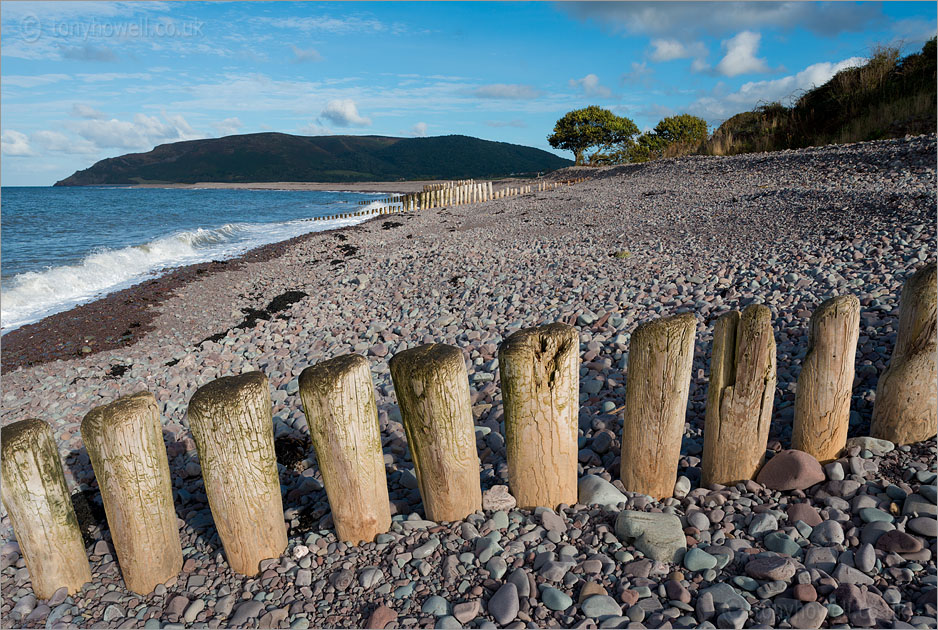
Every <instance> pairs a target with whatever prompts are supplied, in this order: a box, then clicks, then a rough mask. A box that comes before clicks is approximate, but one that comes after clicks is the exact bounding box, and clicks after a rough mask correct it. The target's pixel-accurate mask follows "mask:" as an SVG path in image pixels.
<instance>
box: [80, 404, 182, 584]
mask: <svg viewBox="0 0 938 630" xmlns="http://www.w3.org/2000/svg"><path fill="white" fill-rule="evenodd" d="M81 438H82V440H83V441H84V443H85V448H86V449H87V450H88V456H89V458H90V459H91V465H92V467H93V468H94V475H95V478H96V479H97V480H98V488H100V491H101V499H102V500H103V502H104V511H105V513H106V514H107V522H108V527H109V528H110V530H111V539H112V540H113V542H114V549H115V551H116V552H117V561H118V563H119V564H120V567H121V573H122V574H123V576H124V583H125V584H126V585H127V588H128V589H130V590H131V591H134V592H135V593H140V594H141V595H146V594H148V593H150V592H151V591H152V590H153V589H154V588H155V587H156V585H157V584H161V583H163V582H166V581H167V580H169V579H170V578H173V577H175V576H176V574H178V573H179V571H180V570H182V546H181V544H180V542H179V527H178V525H177V523H176V509H175V506H174V505H173V484H172V480H171V479H170V475H169V460H168V459H167V456H166V445H165V443H164V442H163V427H162V424H161V423H160V412H159V407H158V406H157V403H156V398H154V397H153V394H151V393H149V392H139V393H137V394H133V395H131V396H125V397H123V398H119V399H117V400H116V401H114V402H112V403H110V404H107V405H102V406H100V407H96V408H94V409H92V410H91V411H90V412H89V413H88V414H87V415H86V416H85V418H84V420H82V423H81Z"/></svg>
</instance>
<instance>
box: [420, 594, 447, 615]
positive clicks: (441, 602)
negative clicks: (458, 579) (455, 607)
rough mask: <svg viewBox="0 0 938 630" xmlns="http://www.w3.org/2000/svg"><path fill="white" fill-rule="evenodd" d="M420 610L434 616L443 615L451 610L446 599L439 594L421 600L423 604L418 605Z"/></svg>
mask: <svg viewBox="0 0 938 630" xmlns="http://www.w3.org/2000/svg"><path fill="white" fill-rule="evenodd" d="M420 612H422V613H423V614H425V615H433V616H434V617H444V616H446V615H448V614H450V612H452V611H451V607H450V605H449V602H448V601H446V599H444V598H443V597H440V596H439V595H431V596H430V597H428V598H427V599H426V601H424V602H423V606H421V607H420Z"/></svg>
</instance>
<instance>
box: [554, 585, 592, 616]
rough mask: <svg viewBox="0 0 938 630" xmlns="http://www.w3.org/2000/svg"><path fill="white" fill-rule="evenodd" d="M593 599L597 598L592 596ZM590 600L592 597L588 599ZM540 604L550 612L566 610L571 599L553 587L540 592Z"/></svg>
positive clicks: (570, 603) (571, 602) (570, 604)
mask: <svg viewBox="0 0 938 630" xmlns="http://www.w3.org/2000/svg"><path fill="white" fill-rule="evenodd" d="M593 597H599V596H598V595H594V596H593ZM590 599H592V597H591V598H590ZM541 602H543V604H544V605H545V606H547V607H548V608H550V609H551V610H566V609H567V608H570V606H572V605H573V598H572V597H570V596H569V595H567V594H566V593H564V592H563V591H561V590H560V589H556V588H554V587H553V586H548V587H547V588H545V589H544V590H543V591H541Z"/></svg>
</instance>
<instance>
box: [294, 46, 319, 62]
mask: <svg viewBox="0 0 938 630" xmlns="http://www.w3.org/2000/svg"><path fill="white" fill-rule="evenodd" d="M290 50H292V51H293V63H305V62H307V61H312V62H315V61H322V55H320V54H319V51H318V50H316V49H315V48H297V47H296V46H294V45H293V44H290Z"/></svg>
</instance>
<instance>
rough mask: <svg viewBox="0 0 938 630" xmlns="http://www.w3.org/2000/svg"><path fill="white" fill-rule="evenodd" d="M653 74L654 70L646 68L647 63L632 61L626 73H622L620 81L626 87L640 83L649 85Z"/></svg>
mask: <svg viewBox="0 0 938 630" xmlns="http://www.w3.org/2000/svg"><path fill="white" fill-rule="evenodd" d="M652 74H654V70H652V69H651V68H649V67H648V62H647V61H643V62H641V63H639V62H637V61H633V62H632V65H631V66H630V67H629V71H628V72H624V73H622V76H621V77H620V79H621V80H622V83H624V84H626V85H628V84H632V83H642V84H646V85H647V84H650V83H651V75H652Z"/></svg>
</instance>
